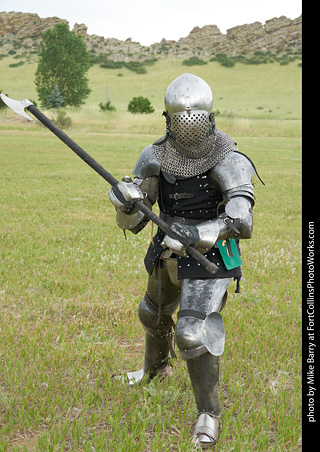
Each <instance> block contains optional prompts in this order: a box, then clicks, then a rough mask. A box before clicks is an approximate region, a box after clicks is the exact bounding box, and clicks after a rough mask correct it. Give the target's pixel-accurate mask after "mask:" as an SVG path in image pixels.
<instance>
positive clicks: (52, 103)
mask: <svg viewBox="0 0 320 452" xmlns="http://www.w3.org/2000/svg"><path fill="white" fill-rule="evenodd" d="M63 105H64V98H63V97H62V96H61V93H60V90H59V88H58V87H57V85H54V87H53V90H52V91H51V93H50V94H49V96H47V100H46V106H47V108H56V109H58V108H61V107H62V106H63Z"/></svg>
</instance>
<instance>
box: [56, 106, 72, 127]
mask: <svg viewBox="0 0 320 452" xmlns="http://www.w3.org/2000/svg"><path fill="white" fill-rule="evenodd" d="M52 122H53V123H54V124H56V125H57V126H58V127H60V128H61V129H68V128H69V127H71V125H72V120H71V118H70V117H69V116H66V112H65V110H62V109H59V110H58V113H57V117H56V119H53V120H52Z"/></svg>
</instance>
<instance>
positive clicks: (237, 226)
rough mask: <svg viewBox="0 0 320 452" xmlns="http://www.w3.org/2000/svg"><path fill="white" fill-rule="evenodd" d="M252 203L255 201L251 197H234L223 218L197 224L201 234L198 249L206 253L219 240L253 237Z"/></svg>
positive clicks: (228, 204)
mask: <svg viewBox="0 0 320 452" xmlns="http://www.w3.org/2000/svg"><path fill="white" fill-rule="evenodd" d="M252 205H253V202H252V200H250V198H247V197H243V196H237V197H234V198H232V199H230V201H228V203H227V205H226V208H225V213H224V215H223V218H221V217H220V218H215V219H214V220H209V221H205V222H203V223H200V224H199V225H197V229H198V232H199V236H200V241H199V244H198V246H197V249H198V251H200V252H201V253H206V252H207V251H208V250H209V249H211V248H212V247H213V246H214V245H215V244H216V242H218V241H219V240H227V239H230V238H237V239H249V238H251V235H252V229H253V221H252V220H253V216H252Z"/></svg>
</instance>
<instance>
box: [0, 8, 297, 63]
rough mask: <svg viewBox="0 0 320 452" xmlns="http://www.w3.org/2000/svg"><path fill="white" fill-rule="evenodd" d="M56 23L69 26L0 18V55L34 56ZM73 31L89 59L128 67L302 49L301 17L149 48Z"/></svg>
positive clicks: (214, 30)
mask: <svg viewBox="0 0 320 452" xmlns="http://www.w3.org/2000/svg"><path fill="white" fill-rule="evenodd" d="M59 22H65V23H68V22H67V21H66V20H64V19H60V18H58V17H48V18H44V19H42V18H40V17H39V16H38V15H37V14H31V13H20V12H0V54H8V53H9V52H10V51H11V53H12V52H15V53H17V54H18V55H19V54H25V53H29V52H32V51H33V52H36V51H37V46H38V44H39V42H40V40H41V33H43V32H44V31H46V30H47V29H48V28H53V27H54V26H55V25H56V24H57V23H59ZM73 31H74V32H75V33H79V34H81V35H82V36H83V38H84V39H85V41H86V44H87V47H88V49H89V50H90V51H91V52H92V53H93V54H96V55H99V54H101V53H102V54H108V55H109V58H110V59H113V60H115V61H117V60H118V61H127V62H128V61H134V60H138V59H139V61H141V60H142V61H143V60H144V59H148V58H153V57H156V58H164V57H177V58H188V57H190V56H199V57H202V58H211V57H212V56H214V55H215V54H218V53H225V54H227V55H229V56H234V55H239V54H240V53H242V52H246V53H254V52H256V51H267V50H269V51H277V50H285V49H286V48H287V47H293V48H295V49H301V46H302V16H300V17H298V18H296V19H294V20H291V19H289V18H287V17H285V16H281V17H279V18H272V19H270V20H268V21H266V23H265V24H262V23H261V22H254V23H252V24H245V25H239V26H237V27H233V28H230V29H229V30H227V33H226V34H223V33H221V32H220V30H219V28H218V27H217V25H206V26H204V27H202V28H199V27H195V28H194V29H193V30H192V31H191V32H190V34H189V35H188V36H186V37H182V38H180V39H179V40H178V41H168V40H166V39H162V41H161V42H160V43H155V44H152V45H151V46H142V45H141V44H140V43H138V42H133V41H132V40H131V39H130V38H129V39H127V40H126V41H121V40H118V39H115V38H104V37H103V36H97V35H88V33H87V27H86V25H85V24H76V25H75V26H74V28H73Z"/></svg>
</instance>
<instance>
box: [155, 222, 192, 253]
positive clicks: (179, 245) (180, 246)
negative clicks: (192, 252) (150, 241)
mask: <svg viewBox="0 0 320 452" xmlns="http://www.w3.org/2000/svg"><path fill="white" fill-rule="evenodd" d="M199 241H200V236H199V231H198V229H197V227H196V226H190V225H185V224H181V223H172V225H171V226H170V229H169V232H168V233H167V234H166V235H165V237H164V239H163V241H162V242H161V246H162V247H163V248H169V250H170V251H172V252H173V253H175V254H178V255H179V256H182V257H186V256H187V255H188V253H187V252H186V249H187V246H189V245H190V246H193V247H194V248H195V247H197V245H198V244H199Z"/></svg>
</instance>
